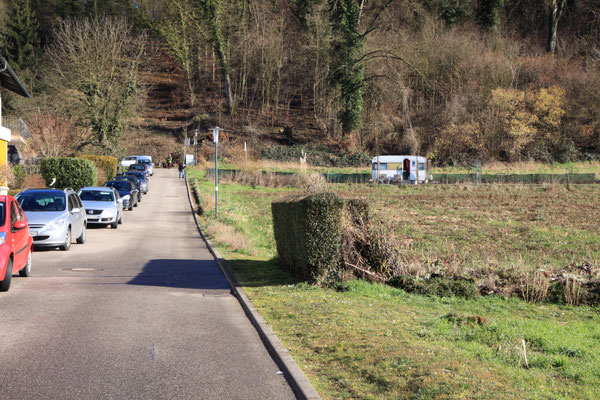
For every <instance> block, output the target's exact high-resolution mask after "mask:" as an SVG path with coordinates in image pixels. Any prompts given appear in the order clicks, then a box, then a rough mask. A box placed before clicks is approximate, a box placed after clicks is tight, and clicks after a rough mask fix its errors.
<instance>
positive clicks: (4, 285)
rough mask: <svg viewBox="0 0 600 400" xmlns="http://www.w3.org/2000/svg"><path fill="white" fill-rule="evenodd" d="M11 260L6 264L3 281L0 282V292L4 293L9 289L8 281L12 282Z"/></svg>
mask: <svg viewBox="0 0 600 400" xmlns="http://www.w3.org/2000/svg"><path fill="white" fill-rule="evenodd" d="M12 265H13V262H12V259H11V258H9V259H8V263H7V264H6V275H5V276H4V279H3V280H2V281H0V292H6V291H8V289H9V288H10V281H11V280H12Z"/></svg>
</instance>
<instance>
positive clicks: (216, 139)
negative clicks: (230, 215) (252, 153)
mask: <svg viewBox="0 0 600 400" xmlns="http://www.w3.org/2000/svg"><path fill="white" fill-rule="evenodd" d="M213 141H214V142H215V218H219V127H218V126H217V127H215V128H213Z"/></svg>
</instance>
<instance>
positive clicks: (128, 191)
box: [104, 180, 138, 211]
mask: <svg viewBox="0 0 600 400" xmlns="http://www.w3.org/2000/svg"><path fill="white" fill-rule="evenodd" d="M104 186H106V187H111V188H114V189H117V192H119V196H121V198H122V199H123V209H128V210H129V211H131V210H133V207H137V205H138V190H137V189H136V188H135V186H133V184H132V183H131V182H129V181H114V180H113V181H108V182H106V183H105V184H104Z"/></svg>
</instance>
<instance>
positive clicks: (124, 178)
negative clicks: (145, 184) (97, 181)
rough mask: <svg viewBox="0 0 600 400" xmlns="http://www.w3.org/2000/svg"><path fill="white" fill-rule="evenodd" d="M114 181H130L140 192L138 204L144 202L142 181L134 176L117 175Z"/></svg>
mask: <svg viewBox="0 0 600 400" xmlns="http://www.w3.org/2000/svg"><path fill="white" fill-rule="evenodd" d="M112 180H113V181H129V182H131V183H132V184H133V186H134V187H135V188H136V189H137V191H138V203H139V202H141V201H142V187H141V185H140V180H139V179H138V178H137V177H136V176H133V175H117V176H115V177H114V178H112Z"/></svg>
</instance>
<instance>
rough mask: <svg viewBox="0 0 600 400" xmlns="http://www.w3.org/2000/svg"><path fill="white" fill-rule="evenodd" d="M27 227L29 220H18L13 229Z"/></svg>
mask: <svg viewBox="0 0 600 400" xmlns="http://www.w3.org/2000/svg"><path fill="white" fill-rule="evenodd" d="M25 228H27V222H25V221H17V222H15V223H14V224H13V229H15V230H17V231H18V230H21V229H25Z"/></svg>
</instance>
